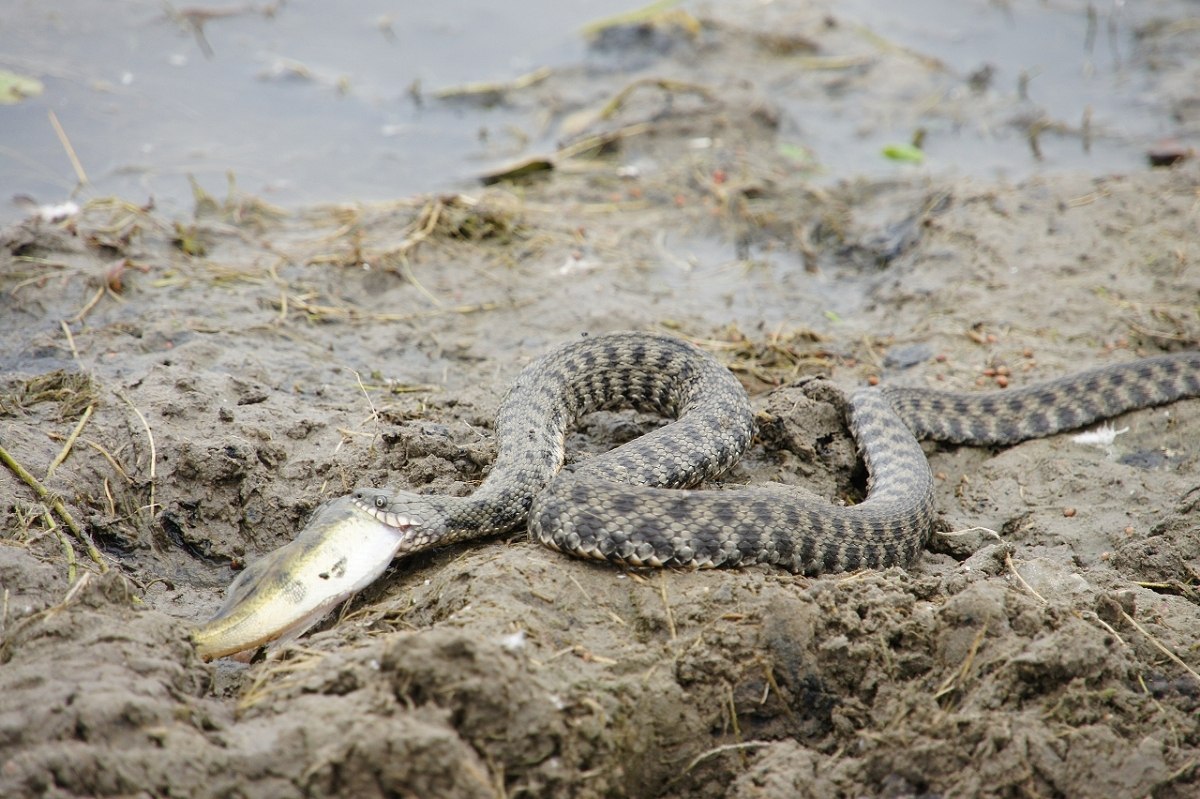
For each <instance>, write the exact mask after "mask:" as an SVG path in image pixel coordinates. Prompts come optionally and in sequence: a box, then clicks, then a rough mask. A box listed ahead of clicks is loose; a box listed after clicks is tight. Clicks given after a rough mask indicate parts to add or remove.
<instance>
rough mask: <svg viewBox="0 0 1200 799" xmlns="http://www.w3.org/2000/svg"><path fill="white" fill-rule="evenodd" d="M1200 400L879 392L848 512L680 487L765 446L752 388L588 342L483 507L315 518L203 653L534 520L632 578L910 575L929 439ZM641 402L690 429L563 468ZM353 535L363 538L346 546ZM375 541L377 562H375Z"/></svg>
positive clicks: (1133, 380) (1084, 391)
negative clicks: (434, 553)
mask: <svg viewBox="0 0 1200 799" xmlns="http://www.w3.org/2000/svg"><path fill="white" fill-rule="evenodd" d="M1198 395H1200V352H1181V353H1175V354H1170V355H1163V356H1159V357H1154V358H1143V359H1139V360H1134V361H1130V362H1127V363H1121V364H1116V365H1111V366H1105V367H1100V368H1095V369H1091V370H1088V371H1084V372H1080V373H1077V374H1074V375H1070V376H1067V377H1062V378H1058V379H1055V380H1050V381H1046V382H1041V383H1036V384H1033V385H1030V386H1028V387H1023V388H1016V389H1006V390H1000V391H993V392H965V393H962V392H944V391H938V390H933V389H925V388H910V387H898V386H893V387H881V388H863V389H859V390H857V391H855V392H853V393H852V394H851V395H850V397H849V399H848V403H847V407H848V415H849V426H850V430H851V432H852V433H853V435H854V438H855V440H856V441H857V443H858V446H859V449H860V451H861V453H862V455H863V459H864V461H865V463H866V466H867V469H868V473H869V483H868V493H867V497H866V499H865V500H863V501H862V502H861V503H859V504H856V505H851V506H839V505H834V504H832V503H829V502H825V501H823V500H820V499H818V498H815V497H810V496H806V495H804V494H802V493H799V492H795V491H791V490H784V489H782V488H761V487H760V488H754V487H749V488H746V487H739V488H737V489H733V490H714V491H679V490H677V489H680V488H689V487H693V486H696V485H697V484H699V483H701V482H703V481H705V480H707V479H709V478H712V477H714V476H716V475H718V474H720V473H722V472H723V471H725V470H726V469H728V468H729V467H730V466H731V465H732V464H734V463H735V462H737V460H738V459H739V458H740V457H741V456H742V454H743V453H744V452H745V451H746V449H747V448H748V447H749V445H750V443H751V439H752V438H753V435H754V420H753V414H752V412H751V407H750V402H749V399H748V398H747V396H746V392H745V390H744V389H743V388H742V386H741V384H740V383H739V382H738V380H737V378H736V377H734V375H733V374H732V373H731V372H730V371H729V370H728V369H726V368H725V367H723V366H722V365H721V364H720V363H719V362H718V361H717V360H716V359H715V358H714V357H712V356H711V355H709V354H708V353H706V352H704V351H703V350H701V349H699V348H698V347H695V346H694V345H692V344H690V343H687V342H685V341H682V340H679V339H676V338H672V337H669V336H663V335H653V334H646V333H613V334H605V335H598V336H591V337H585V338H582V339H579V340H577V341H574V342H572V343H569V344H567V345H565V346H562V347H560V348H558V349H556V350H554V351H552V352H550V353H549V354H547V355H545V356H543V357H541V358H539V359H538V360H536V361H534V362H533V363H532V364H530V365H529V366H528V367H526V368H525V369H524V370H523V371H522V372H521V373H520V375H519V376H518V377H517V379H516V381H515V382H514V383H513V385H512V387H511V388H510V389H509V391H508V393H507V394H506V396H505V397H504V399H503V400H502V401H501V403H500V407H499V410H498V412H497V416H496V423H495V435H496V439H497V446H498V452H497V456H496V460H495V462H494V464H493V465H492V467H491V469H490V471H489V473H488V475H487V477H486V478H485V479H484V481H483V482H482V484H481V485H480V486H479V487H478V489H477V490H476V491H475V492H474V493H473V494H471V495H470V496H467V497H450V496H434V495H423V494H414V493H409V492H404V491H390V490H381V489H374V488H361V489H358V490H356V491H355V492H354V493H353V494H351V495H350V496H349V497H344V498H342V499H341V500H338V501H337V502H336V503H335V504H334V506H333V507H332V508H327V509H325V510H324V511H323V512H324V513H325V517H324V520H322V517H320V516H319V517H318V518H317V519H315V520H314V521H313V522H311V523H310V524H309V526H308V527H307V528H306V529H305V531H303V532H302V534H301V536H300V537H299V538H298V539H297V541H295V542H293V544H290V545H288V547H294V551H293V552H292V553H290V554H287V553H285V550H287V549H288V547H284V548H283V549H281V550H279V551H277V553H273V554H272V555H271V556H268V558H267V559H264V563H262V564H261V565H260V564H255V566H256V567H257V571H256V572H255V573H253V574H251V575H245V574H244V575H243V576H242V577H240V578H239V580H238V581H236V582H235V584H234V586H233V587H232V589H231V593H230V600H229V601H228V602H227V603H226V607H225V608H224V609H223V610H222V612H221V613H219V614H218V616H217V617H216V618H215V619H214V620H213V621H212V622H210V623H209V625H207V626H206V627H205V628H204V629H203V630H201V631H200V632H199V633H197V636H198V637H197V642H198V644H200V645H201V649H202V651H203V652H207V653H208V654H209V655H210V656H213V653H217V652H218V651H219V650H222V649H224V650H225V651H237V650H236V649H230V647H232V646H234V645H235V643H236V641H235V640H234V639H237V638H238V636H237V635H234V634H230V633H229V632H228V630H229V628H230V627H231V626H236V624H235V623H234V621H232V620H233V619H234V617H235V616H238V614H241V615H240V617H239V618H241V619H242V621H239V622H237V624H242V623H249V622H248V621H247V620H251V621H253V620H254V619H255V614H256V613H258V611H257V610H255V607H256V606H257V605H259V604H262V603H263V602H265V601H266V599H264V597H269V596H276V595H278V594H279V592H280V591H284V592H285V593H286V592H287V591H291V592H292V594H299V595H301V598H302V600H303V597H304V595H306V593H307V592H308V591H309V588H310V587H311V586H312V585H314V584H317V583H320V584H321V586H320V587H321V588H322V590H321V591H317V592H315V593H316V594H318V595H320V596H321V597H322V600H321V601H322V602H328V601H329V600H328V597H335V598H340V597H342V596H345V595H348V594H350V593H353V591H354V590H358V588H361V587H362V585H365V584H366V583H367V582H370V580H372V579H374V577H375V576H377V575H378V574H379V573H381V572H382V571H383V569H384V568H385V567H386V565H387V563H388V562H389V561H390V560H391V558H392V557H394V556H395V555H400V554H406V553H411V552H415V551H418V550H421V549H425V548H428V547H432V546H440V545H444V544H448V543H452V542H454V541H461V540H464V539H468V538H475V537H480V536H486V535H492V534H496V533H501V532H504V531H507V530H511V529H513V528H515V527H517V526H518V525H520V524H521V523H522V522H526V523H527V526H528V528H529V531H530V534H531V536H532V537H533V538H534V539H535V540H538V541H540V542H541V543H543V544H545V545H547V546H549V547H552V548H554V549H558V550H561V551H564V552H568V553H570V554H572V555H577V556H580V557H586V558H596V559H603V560H608V561H612V562H615V563H620V564H625V565H629V566H690V567H700V568H712V567H733V566H739V565H744V564H748V563H770V564H775V565H777V566H781V567H783V568H786V569H788V570H790V571H794V572H800V573H806V574H817V573H821V572H827V571H842V570H853V569H860V568H881V567H886V566H891V565H905V564H908V563H910V562H911V561H912V560H913V559H914V558H915V557H916V556H917V555H918V554H919V553H920V551H921V550H922V549H923V547H924V546H925V543H926V540H927V538H928V536H929V534H930V531H931V530H932V526H933V515H934V510H933V477H932V475H931V473H930V468H929V464H928V462H927V461H926V459H925V455H924V452H923V451H922V449H921V447H920V444H919V443H918V439H924V438H930V439H936V440H941V441H948V442H956V443H966V444H976V445H1003V444H1010V443H1015V442H1018V441H1022V440H1025V439H1029V438H1037V437H1041V436H1048V435H1052V434H1054V433H1058V432H1061V431H1064V430H1070V429H1074V428H1077V427H1081V426H1083V425H1086V424H1089V423H1091V422H1094V421H1097V420H1099V419H1104V418H1108V417H1112V416H1115V415H1118V414H1121V413H1124V412H1126V411H1129V410H1133V409H1137V408H1143V407H1148V406H1151V405H1159V404H1163V403H1167V402H1172V401H1174V400H1177V399H1180V398H1183V397H1192V396H1198ZM628 406H632V407H634V408H639V409H643V410H650V411H654V412H657V413H660V414H662V415H664V416H668V417H674V421H672V422H670V423H669V424H667V425H665V426H663V427H660V428H658V429H656V430H654V431H653V432H651V433H649V434H648V435H645V436H642V437H640V438H637V439H635V440H633V441H631V442H629V443H627V444H624V445H622V446H620V447H617V448H616V449H613V450H611V451H609V452H607V453H604V454H602V455H599V456H596V457H593V458H589V459H586V460H584V461H582V462H581V463H578V464H574V465H572V466H570V467H568V468H566V469H563V468H562V467H563V461H564V453H565V439H566V435H567V433H568V431H569V429H570V428H571V426H572V425H573V424H575V422H576V421H577V420H578V419H579V417H581V416H582V415H584V414H587V413H589V412H591V411H594V410H599V409H604V408H613V407H628ZM334 529H337V530H340V531H343V532H339V533H338V535H332V534H330V533H329V531H331V530H334ZM343 538H344V539H346V540H349V539H351V538H353V539H354V540H355V541H357V542H359V543H357V544H355V545H353V546H350V545H348V544H346V545H340V544H339V543H338V542H339V540H340V539H343ZM364 541H365V542H371V546H372V547H375V549H372V550H371V551H372V552H373V553H374V554H371V555H370V556H367V557H364V556H363V554H362V551H363V549H364V548H365V547H366V544H363V543H362V542H364ZM331 547H332V549H330V548H331ZM352 549H353V550H354V551H353V552H351V551H350V550H352ZM281 553H282V554H281ZM339 553H340V554H339ZM305 559H307V560H305ZM301 560H304V563H305V564H308V565H306V566H305V568H307V569H308V570H309V571H308V573H307V574H308V576H304V573H303V569H301V567H300V566H299V565H297V564H299V563H300V561H301ZM352 561H357V563H358V564H359V565H353V564H351V562H352ZM347 564H351V565H350V566H348V565H347ZM314 570H315V571H314ZM335 578H336V579H335ZM339 581H341V582H339ZM352 584H353V587H350V586H351V585H352ZM339 585H341V586H342V588H341V590H340V592H339V591H338V590H335V589H336V588H338V586H339ZM256 597H257V598H256ZM298 605H305V602H304V601H300V602H299V603H298ZM308 605H312V599H311V597H310V599H309V601H308ZM306 606H307V605H306ZM308 612H310V613H311V612H312V611H311V608H310V609H309V611H308ZM256 629H257V628H256ZM242 637H243V638H245V636H242ZM255 642H257V641H255ZM247 645H249V644H247ZM239 648H244V647H239Z"/></svg>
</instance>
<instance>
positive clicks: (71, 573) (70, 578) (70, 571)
mask: <svg viewBox="0 0 1200 799" xmlns="http://www.w3.org/2000/svg"><path fill="white" fill-rule="evenodd" d="M43 516H44V518H45V519H46V526H47V527H49V528H50V530H51V531H52V532H53V533H54V535H55V536H56V537H57V538H58V543H60V544H62V548H63V554H65V555H66V556H67V584H68V585H70V584H72V583H74V582H75V547H73V546H71V540H70V539H69V538H67V537H66V536H65V535H63V534H62V531H61V530H59V529H58V525H57V524H55V523H54V517H53V516H51V515H50V511H46V512H45V514H43Z"/></svg>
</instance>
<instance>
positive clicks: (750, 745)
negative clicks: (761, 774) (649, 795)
mask: <svg viewBox="0 0 1200 799" xmlns="http://www.w3.org/2000/svg"><path fill="white" fill-rule="evenodd" d="M770 745H771V741H743V742H742V743H736V744H724V745H722V746H714V747H713V748H712V749H709V750H707V751H704V752H701V753H700V754H698V755H696V756H695V757H693V758H692V762H691V763H688V764H687V768H685V769H684V770H683V773H684V774H687V773H688V772H689V771H691V770H692V769H694V768H695V767H696V766H698V765H700V764H701V763H703V762H704V761H705V760H708V759H709V758H710V757H715V756H717V755H719V754H721V753H722V752H732V751H736V750H739V749H761V748H762V747H764V746H770Z"/></svg>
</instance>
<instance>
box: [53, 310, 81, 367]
mask: <svg viewBox="0 0 1200 799" xmlns="http://www.w3.org/2000/svg"><path fill="white" fill-rule="evenodd" d="M58 323H59V324H60V325H62V330H63V334H64V335H66V337H67V344H69V345H70V346H71V357H72V358H74V359H75V363H79V350H78V349H76V348H75V337H74V336H72V335H71V326H70V325H68V324H67V320H66V319H60V320H58ZM80 365H82V364H80Z"/></svg>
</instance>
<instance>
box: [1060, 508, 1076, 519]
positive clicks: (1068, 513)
mask: <svg viewBox="0 0 1200 799" xmlns="http://www.w3.org/2000/svg"><path fill="white" fill-rule="evenodd" d="M1075 513H1076V511H1075V509H1074V508H1063V516H1066V517H1067V518H1068V519H1070V518H1072V517H1074V516H1075Z"/></svg>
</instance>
